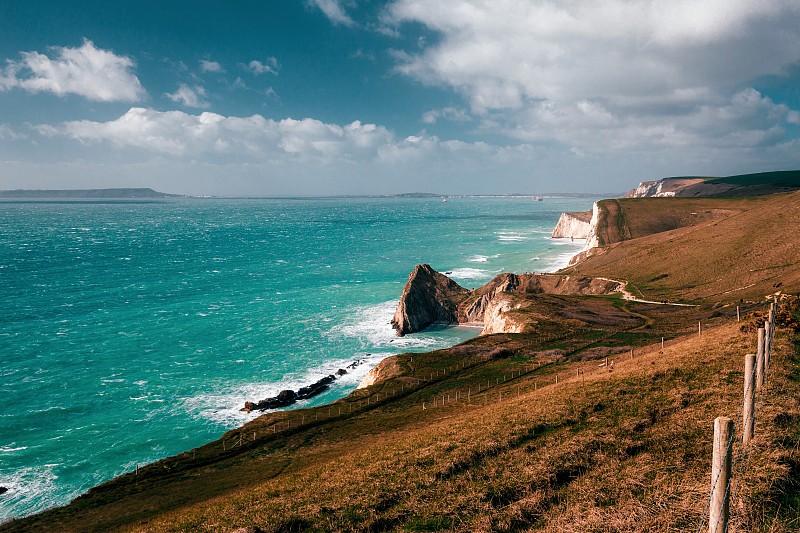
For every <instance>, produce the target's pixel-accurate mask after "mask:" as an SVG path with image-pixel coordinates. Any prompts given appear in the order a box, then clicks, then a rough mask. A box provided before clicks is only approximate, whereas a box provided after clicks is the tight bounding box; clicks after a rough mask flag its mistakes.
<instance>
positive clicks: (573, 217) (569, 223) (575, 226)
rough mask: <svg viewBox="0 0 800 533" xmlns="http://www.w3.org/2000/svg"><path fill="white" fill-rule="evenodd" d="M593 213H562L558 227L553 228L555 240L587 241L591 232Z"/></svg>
mask: <svg viewBox="0 0 800 533" xmlns="http://www.w3.org/2000/svg"><path fill="white" fill-rule="evenodd" d="M591 221H592V211H579V212H573V213H561V216H560V217H559V218H558V223H557V224H556V227H555V228H553V234H552V237H553V238H554V239H587V238H588V237H589V232H590V231H591V228H592V226H591Z"/></svg>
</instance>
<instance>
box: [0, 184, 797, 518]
mask: <svg viewBox="0 0 800 533" xmlns="http://www.w3.org/2000/svg"><path fill="white" fill-rule="evenodd" d="M743 201H745V202H748V201H750V200H743ZM759 202H761V204H760V205H762V206H767V207H768V208H769V209H766V210H762V209H752V210H744V211H741V212H739V213H738V214H735V215H731V216H729V217H727V218H722V219H719V220H714V221H710V222H707V223H704V224H700V225H697V226H695V227H691V228H683V229H677V230H673V231H668V232H666V233H663V234H659V235H651V236H650V237H642V238H639V239H634V240H632V241H628V242H625V243H621V244H619V245H617V246H614V247H612V248H611V249H610V250H608V251H607V252H606V253H605V254H602V255H599V256H597V257H594V258H592V259H590V260H588V261H587V262H585V263H583V264H581V265H579V266H578V267H577V268H575V269H574V271H575V272H577V273H580V274H584V275H585V274H590V275H608V276H610V277H620V278H622V277H627V278H629V279H630V280H631V281H632V282H633V285H632V288H633V289H634V290H640V291H641V292H642V293H643V294H645V295H646V296H649V297H651V298H654V299H661V297H660V296H663V297H664V299H673V298H676V297H680V298H684V299H695V298H698V299H700V298H705V299H706V301H707V302H708V303H707V305H704V306H700V307H681V308H676V307H670V306H653V305H646V304H639V303H634V302H625V301H621V300H614V299H603V298H598V297H563V296H547V297H541V299H540V300H539V301H538V302H534V303H532V304H531V305H530V308H529V309H528V311H529V313H530V315H529V317H528V318H529V319H530V330H531V331H530V333H528V334H518V335H512V334H500V335H492V336H485V337H480V338H478V339H474V340H472V341H470V342H468V343H465V344H463V345H459V346H456V347H454V348H451V349H448V350H440V351H436V352H431V353H428V354H414V355H413V357H412V356H411V355H410V354H406V355H401V356H398V357H397V359H396V364H397V366H398V368H399V370H401V371H402V376H399V377H396V378H392V379H389V380H387V381H384V382H381V383H378V384H375V385H373V386H371V387H369V388H367V389H364V390H360V391H356V392H355V393H354V394H353V395H351V396H350V397H348V398H345V399H342V400H340V401H338V402H336V403H334V404H333V405H332V406H330V407H328V406H326V407H321V408H316V409H305V410H295V411H290V412H280V413H274V414H269V415H265V416H263V417H260V418H259V419H257V420H255V421H253V422H252V423H250V424H248V425H246V426H244V427H243V428H240V429H237V430H234V431H231V432H229V433H228V434H227V435H225V437H224V438H223V439H222V440H220V441H216V442H212V443H209V444H208V445H206V446H203V447H201V448H198V449H197V450H193V451H191V452H188V453H185V454H181V455H179V456H176V457H173V458H169V459H165V460H163V461H159V462H157V463H155V464H153V465H150V466H148V467H146V468H144V469H142V470H141V471H140V473H139V476H134V475H133V474H129V475H126V476H123V477H121V478H118V479H116V480H113V481H111V482H109V483H107V484H104V485H102V486H100V487H98V488H96V489H93V490H92V491H91V492H90V493H89V494H88V495H86V496H84V497H82V498H79V499H78V500H76V501H75V502H73V504H71V505H70V506H67V507H65V508H61V509H56V510H52V511H48V512H45V513H43V514H41V515H37V516H34V517H30V518H27V519H24V520H21V521H17V522H12V523H8V524H4V525H2V526H0V531H103V530H129V531H159V532H160V531H222V532H229V531H234V530H236V529H237V528H242V527H249V528H251V531H264V532H289V531H389V530H400V531H442V530H444V531H509V532H511V531H546V532H572V531H574V532H579V531H580V532H604V531H656V532H668V531H696V530H697V527H698V525H699V524H700V521H701V519H702V516H703V511H704V508H705V503H706V501H707V498H708V490H709V482H710V481H709V478H710V471H709V470H710V460H711V459H710V454H711V435H712V422H713V419H714V418H715V417H717V416H720V415H726V416H731V417H735V416H736V414H737V413H738V411H739V408H740V403H741V396H742V377H743V368H742V367H743V357H742V356H743V355H744V354H745V353H748V352H751V353H752V352H753V351H755V339H756V337H755V334H754V332H753V330H754V327H753V326H754V324H750V326H749V327H745V328H742V327H740V325H739V324H737V323H735V307H734V306H731V305H726V302H727V300H728V299H730V300H733V299H735V300H736V301H737V303H740V304H741V305H742V310H743V314H744V315H745V316H747V319H748V320H751V321H754V320H755V319H756V318H757V315H758V313H760V309H759V310H758V312H757V313H754V314H751V312H752V311H753V310H754V309H756V307H757V306H756V304H755V303H753V302H752V301H751V302H749V303H748V302H738V300H739V298H740V297H742V296H748V295H749V296H750V297H753V298H754V299H755V297H758V300H761V299H762V298H763V295H764V294H766V292H770V291H769V290H766V289H767V288H769V289H771V288H772V285H773V284H775V283H776V281H775V280H778V279H779V280H780V283H783V285H782V288H783V289H790V290H797V289H798V288H800V272H798V271H797V270H796V269H795V268H794V266H792V267H791V268H790V267H789V266H786V265H789V264H791V265H797V264H798V262H800V257H798V254H800V251H798V250H797V249H796V248H797V247H796V246H794V240H792V238H793V231H794V230H793V229H792V228H797V227H800V220H798V218H799V217H800V195H784V196H778V197H774V198H768V199H761V200H759ZM676 205H677V204H676ZM754 242H757V243H764V245H765V246H763V247H758V246H753V243H754ZM663 274H667V275H666V276H664V275H663ZM776 276H778V277H776ZM742 284H752V286H751V287H750V288H748V289H742V290H735V289H737V288H738V287H741V286H743V285H742ZM731 289H734V291H733V292H729V291H730V290H731ZM759 291H762V292H759ZM728 295H729V296H728ZM714 302H717V305H714V306H713V307H712V306H711V305H710V304H711V303H714ZM762 308H763V306H762ZM798 318H800V316H798V313H795V316H794V318H793V319H794V320H797V319H798ZM697 320H702V321H703V323H704V334H703V335H702V336H701V337H698V336H697V335H696V334H692V332H694V331H696V327H697ZM788 323H789V321H788V320H787V324H788ZM662 337H665V338H666V340H667V343H666V347H665V348H664V349H663V350H662V349H661V344H660V339H661V338H662ZM631 348H634V349H635V354H636V358H635V359H633V360H630V356H629V350H630V349H631ZM775 348H776V354H775V356H774V358H773V366H772V369H771V371H770V380H769V384H768V386H767V388H766V391H765V394H764V395H763V396H762V403H761V405H760V408H759V416H758V419H757V424H756V432H757V437H756V439H755V442H754V444H753V446H752V448H751V450H750V452H749V454H748V455H747V457H746V458H742V461H740V462H741V464H746V465H747V468H746V469H744V470H743V472H744V473H743V474H741V475H739V476H737V478H736V479H737V484H736V485H735V488H734V505H733V509H734V522H733V524H732V527H731V529H730V531H732V532H743V531H763V532H767V531H769V532H776V533H780V532H784V531H796V530H797V528H798V527H799V526H800V524H798V518H797V517H798V516H800V496H798V494H800V400H798V399H800V340H798V339H797V338H795V337H794V333H792V332H791V331H790V330H788V329H785V330H782V331H781V332H780V334H779V336H778V338H777V344H776V346H775ZM597 356H601V357H604V356H608V357H610V358H616V360H615V365H614V367H613V370H612V369H609V368H608V367H606V366H602V367H601V366H599V364H600V363H601V361H600V360H598V359H595V358H596V357H597ZM603 362H604V361H603ZM534 367H535V368H536V370H532V368H534ZM520 370H523V371H524V372H523V373H522V375H520V374H519V372H520ZM512 374H513V375H514V377H513V378H509V376H511V375H512ZM556 376H558V378H559V383H558V384H557V385H556V384H554V381H555V378H556ZM487 385H491V386H490V387H489V388H488V390H487V388H486V386H487ZM479 386H480V392H479V393H478V392H476V390H477V389H478V387H479ZM466 391H468V395H467V398H469V400H466V399H465V396H464V392H466ZM456 393H458V394H459V396H458V400H456ZM448 398H450V399H448ZM445 399H447V401H446V404H445V405H443V404H442V401H443V400H445ZM423 402H424V403H425V405H426V409H425V410H423V409H422V404H423ZM434 402H436V407H435V408H433V407H432V404H433V403H434ZM340 408H341V409H342V410H341V413H342V414H341V415H340V414H338V413H339V412H340V411H339V409H340ZM287 421H288V422H289V423H290V424H291V429H290V430H287V429H286V425H287ZM273 428H274V429H275V430H276V431H275V433H273ZM253 433H255V434H256V438H255V439H251V438H250V437H251V435H253ZM737 464H739V463H737Z"/></svg>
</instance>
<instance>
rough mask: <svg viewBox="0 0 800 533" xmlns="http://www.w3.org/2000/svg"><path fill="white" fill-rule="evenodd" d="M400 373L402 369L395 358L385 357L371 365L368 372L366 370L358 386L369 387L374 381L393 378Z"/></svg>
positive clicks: (378, 381) (361, 387)
mask: <svg viewBox="0 0 800 533" xmlns="http://www.w3.org/2000/svg"><path fill="white" fill-rule="evenodd" d="M401 374H403V369H402V368H400V364H399V363H398V361H397V358H396V357H387V358H386V359H383V360H382V361H381V362H380V363H378V364H377V365H375V366H374V367H372V368H371V369H370V371H369V372H367V375H366V376H364V379H362V380H361V383H360V384H359V385H358V388H359V389H363V388H365V387H369V386H370V385H374V384H375V383H380V382H381V381H386V380H387V379H392V378H395V377H397V376H399V375H401Z"/></svg>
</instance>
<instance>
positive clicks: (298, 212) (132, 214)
mask: <svg viewBox="0 0 800 533" xmlns="http://www.w3.org/2000/svg"><path fill="white" fill-rule="evenodd" d="M591 204H592V200H591V199H585V198H582V199H574V198H572V199H570V198H545V199H544V200H543V201H534V200H533V199H531V198H472V197H470V198H448V199H447V201H446V202H443V201H442V199H440V198H347V199H341V198H339V199H299V200H288V199H280V200H217V199H175V200H165V201H154V202H136V201H97V202H95V201H85V202H84V201H62V202H22V201H18V202H2V203H0V287H2V292H1V293H0V294H2V299H1V300H0V302H2V305H0V357H1V359H0V487H5V488H7V489H8V490H7V492H5V493H4V494H0V521H3V520H5V519H9V518H11V517H18V516H24V515H27V514H31V513H35V512H37V511H41V510H43V509H46V508H49V507H52V506H55V505H63V504H66V503H68V502H69V501H70V500H71V499H73V498H75V497H76V496H78V495H80V494H81V493H83V492H85V491H86V490H87V489H89V488H90V487H92V486H94V485H97V484H99V483H102V482H104V481H106V480H108V479H110V478H112V477H114V476H116V475H119V474H122V473H124V472H128V471H131V470H133V469H134V468H135V465H136V464H144V463H148V462H152V461H154V460H156V459H159V458H162V457H165V456H169V455H173V454H176V453H179V452H181V451H184V450H188V449H190V448H192V447H195V446H198V445H201V444H203V443H205V442H208V441H210V440H212V439H215V438H217V437H219V436H220V435H221V434H222V433H223V432H225V431H226V430H228V429H230V428H233V427H236V426H237V425H240V424H242V423H243V422H245V421H247V420H249V419H250V418H251V417H254V416H256V415H248V414H245V413H241V412H239V408H241V407H242V405H243V404H244V402H245V401H246V400H252V401H258V400H261V399H263V398H265V397H268V396H273V395H275V394H276V393H277V392H278V391H279V390H281V389H284V388H295V389H296V388H298V387H300V386H302V385H306V384H309V383H311V382H313V381H316V380H317V379H319V378H320V377H322V376H324V375H327V374H329V373H331V372H333V371H335V370H336V369H338V368H341V367H344V366H345V365H347V364H349V363H350V362H352V361H354V360H356V359H365V360H366V361H367V363H366V364H364V365H362V366H360V367H358V368H357V369H356V371H354V372H352V373H350V374H347V375H345V376H344V377H343V378H342V379H340V380H338V381H337V382H336V384H335V385H334V386H333V387H332V388H331V389H330V390H329V391H328V392H327V393H326V394H324V395H322V396H319V397H317V398H314V399H313V400H310V403H312V404H319V403H326V402H329V401H331V400H332V399H335V398H338V397H341V396H343V395H346V394H347V393H348V392H350V391H351V390H352V389H353V388H355V387H356V386H357V385H358V382H359V381H360V380H361V378H362V377H363V376H364V374H366V372H367V371H368V370H369V368H370V367H371V366H373V365H374V364H376V363H377V362H378V361H379V360H380V359H381V358H383V357H385V356H387V355H390V354H394V353H399V352H403V351H421V350H429V349H433V348H438V347H445V346H449V345H452V344H455V343H457V342H459V341H461V340H464V339H466V338H469V337H471V336H474V335H476V334H477V333H478V331H477V330H475V329H469V328H439V329H436V330H432V331H426V332H424V333H421V334H417V335H410V336H407V337H404V338H402V339H398V338H396V337H395V336H394V332H393V330H392V329H391V327H390V326H389V320H390V318H391V316H392V313H393V311H394V307H395V305H396V302H397V298H398V296H399V295H400V291H401V289H402V287H403V284H404V283H405V282H406V279H407V277H408V274H409V272H410V271H411V269H412V268H413V267H414V265H415V264H417V263H421V262H425V263H429V264H431V265H432V266H433V267H434V268H435V269H437V270H440V271H442V272H451V274H450V275H451V277H453V278H454V279H456V280H457V281H458V282H460V283H461V284H462V285H464V286H467V287H470V288H471V287H477V286H479V285H481V284H483V283H484V282H486V281H488V280H489V279H491V278H492V277H493V276H494V275H495V274H498V273H500V272H507V271H514V272H544V271H552V270H554V269H556V268H558V267H560V266H563V265H565V264H566V261H567V260H568V258H569V257H570V256H572V255H574V254H575V253H577V252H578V251H579V250H580V248H581V244H582V243H578V242H575V243H572V242H569V241H563V240H559V241H554V240H553V239H550V232H551V230H552V228H553V226H554V225H555V223H556V221H557V220H558V216H559V214H560V213H561V212H562V211H577V210H586V209H589V208H590V207H591ZM308 403H309V402H300V403H299V404H297V406H298V407H302V406H304V405H308Z"/></svg>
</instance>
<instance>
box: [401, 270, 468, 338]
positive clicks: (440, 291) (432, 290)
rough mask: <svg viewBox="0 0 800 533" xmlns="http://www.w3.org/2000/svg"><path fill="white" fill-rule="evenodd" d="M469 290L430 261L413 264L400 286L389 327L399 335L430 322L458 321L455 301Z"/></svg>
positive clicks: (424, 326) (458, 300) (425, 325)
mask: <svg viewBox="0 0 800 533" xmlns="http://www.w3.org/2000/svg"><path fill="white" fill-rule="evenodd" d="M469 294H470V291H469V290H467V289H465V288H464V287H462V286H460V285H459V284H458V283H456V282H455V281H453V280H452V279H450V278H448V277H447V276H445V275H444V274H441V273H439V272H437V271H435V270H434V269H432V268H431V267H430V265H417V266H416V267H415V268H414V270H413V271H412V272H411V274H410V275H409V276H408V281H407V282H406V285H405V287H403V292H402V294H401V295H400V303H399V304H398V305H397V310H396V311H395V313H394V318H392V327H393V328H394V329H395V331H396V332H397V335H398V336H401V337H402V336H403V335H405V334H406V333H414V332H417V331H422V330H423V329H425V328H426V327H428V326H430V325H431V324H453V323H455V322H458V315H457V311H458V305H459V304H460V303H461V302H462V301H463V300H464V299H465V298H466V297H467V296H468V295H469Z"/></svg>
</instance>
